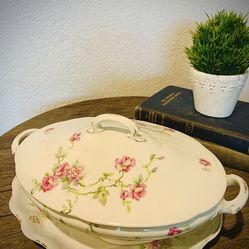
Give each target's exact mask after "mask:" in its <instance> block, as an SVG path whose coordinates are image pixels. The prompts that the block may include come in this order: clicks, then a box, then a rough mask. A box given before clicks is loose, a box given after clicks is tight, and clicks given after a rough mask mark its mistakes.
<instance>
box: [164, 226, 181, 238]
mask: <svg viewBox="0 0 249 249" xmlns="http://www.w3.org/2000/svg"><path fill="white" fill-rule="evenodd" d="M181 232H182V230H181V229H179V228H177V227H172V228H170V229H169V232H168V234H167V235H168V236H173V235H177V234H179V233H181Z"/></svg>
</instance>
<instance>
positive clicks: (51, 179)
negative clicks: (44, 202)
mask: <svg viewBox="0 0 249 249" xmlns="http://www.w3.org/2000/svg"><path fill="white" fill-rule="evenodd" d="M57 184H58V178H57V177H55V176H54V175H52V176H45V177H44V178H43V179H42V182H41V189H42V190H43V192H47V191H50V190H52V189H53V188H54V187H55V186H56V185H57Z"/></svg>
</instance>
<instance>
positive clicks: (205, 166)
mask: <svg viewBox="0 0 249 249" xmlns="http://www.w3.org/2000/svg"><path fill="white" fill-rule="evenodd" d="M199 164H200V165H201V166H202V169H203V170H206V171H210V170H211V168H210V166H211V162H210V161H208V160H206V159H203V158H200V159H199Z"/></svg>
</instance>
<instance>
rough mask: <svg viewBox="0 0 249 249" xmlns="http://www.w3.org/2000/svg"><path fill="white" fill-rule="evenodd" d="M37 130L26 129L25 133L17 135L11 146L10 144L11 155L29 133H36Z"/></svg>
mask: <svg viewBox="0 0 249 249" xmlns="http://www.w3.org/2000/svg"><path fill="white" fill-rule="evenodd" d="M37 130H39V129H28V130H25V131H22V132H21V133H19V134H18V135H17V136H16V137H15V138H14V140H13V142H12V144H11V151H12V154H13V155H14V154H15V153H16V151H17V149H18V147H19V146H20V144H21V142H22V141H23V140H24V139H25V138H26V137H28V136H29V135H30V134H31V133H33V132H35V131H37Z"/></svg>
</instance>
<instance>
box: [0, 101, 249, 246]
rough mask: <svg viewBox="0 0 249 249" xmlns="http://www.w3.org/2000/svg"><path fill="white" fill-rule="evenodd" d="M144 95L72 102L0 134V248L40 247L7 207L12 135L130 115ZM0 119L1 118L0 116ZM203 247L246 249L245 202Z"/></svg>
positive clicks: (247, 176) (248, 176)
mask: <svg viewBox="0 0 249 249" xmlns="http://www.w3.org/2000/svg"><path fill="white" fill-rule="evenodd" d="M145 99H146V97H114V98H104V99H96V100H89V101H83V102H78V103H74V104H71V105H67V106H63V107H60V108H57V109H53V110H51V111H48V112H46V113H43V114H41V115H39V116H37V117H34V118H32V119H30V120H28V121H26V122H24V123H22V124H20V125H18V126H17V127H15V128H14V129H12V130H10V131H9V132H7V133H5V134H4V135H2V136H1V137H0V249H7V248H8V249H35V248H43V247H41V246H40V245H38V244H36V243H34V242H33V241H31V240H29V239H28V238H26V237H25V236H24V235H23V233H22V231H21V228H20V224H19V221H18V220H17V219H16V218H15V216H13V215H12V214H11V212H10V210H9V207H8V205H9V204H8V203H9V199H10V197H11V182H12V180H13V178H14V176H15V165H14V160H13V156H12V154H11V151H10V147H11V143H12V141H13V139H14V138H15V136H16V135H18V134H19V133H20V132H22V131H24V130H26V129H30V128H41V127H43V126H46V125H48V124H51V123H54V122H59V121H64V120H68V119H72V118H79V117H93V116H96V115H98V114H102V113H117V114H121V115H124V116H126V117H128V118H133V117H134V107H135V106H136V105H137V104H139V103H141V102H142V101H144V100H145ZM1 122H3V121H2V120H1ZM225 170H226V173H227V174H236V175H239V176H241V177H242V178H243V179H244V180H245V181H246V182H247V184H248V185H249V173H248V172H244V171H240V170H236V169H232V168H228V167H225ZM237 192H238V188H236V187H231V188H229V189H228V191H227V193H226V198H227V199H231V198H233V196H235V195H236V193H237ZM205 248H214V249H217V248H223V249H226V248H227V249H248V248H249V202H247V203H246V205H245V207H244V208H243V209H242V210H241V211H240V212H239V213H237V214H236V215H225V216H224V224H223V228H222V231H221V232H220V234H219V235H218V236H217V237H216V238H215V239H214V240H213V241H211V242H210V243H209V244H208V245H207V246H205Z"/></svg>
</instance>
